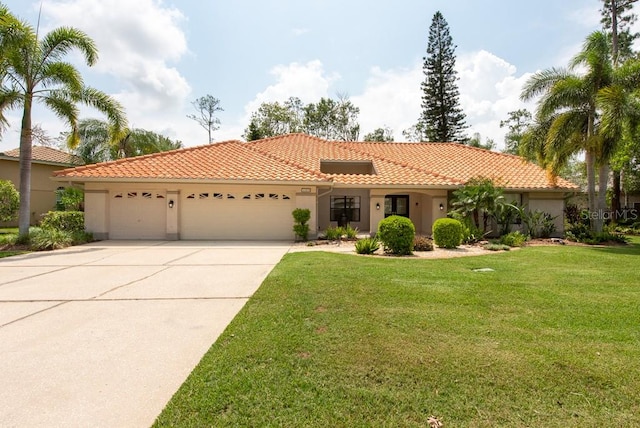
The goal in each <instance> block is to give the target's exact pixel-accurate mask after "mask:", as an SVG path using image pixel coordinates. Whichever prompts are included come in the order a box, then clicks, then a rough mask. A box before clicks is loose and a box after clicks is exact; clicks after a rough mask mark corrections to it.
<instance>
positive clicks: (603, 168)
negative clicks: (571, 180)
mask: <svg viewBox="0 0 640 428" xmlns="http://www.w3.org/2000/svg"><path fill="white" fill-rule="evenodd" d="M608 183H609V164H608V163H607V162H602V165H600V168H599V170H598V203H597V207H596V208H597V213H598V215H597V216H596V224H595V226H596V229H595V230H596V232H602V229H603V226H604V218H605V213H606V210H607V184H608Z"/></svg>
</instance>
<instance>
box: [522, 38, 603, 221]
mask: <svg viewBox="0 0 640 428" xmlns="http://www.w3.org/2000/svg"><path fill="white" fill-rule="evenodd" d="M578 68H584V69H586V72H585V73H583V74H578V73H576V72H575V70H576V69H578ZM612 79H613V68H612V66H611V60H610V49H609V45H608V40H607V37H606V35H605V34H604V33H602V32H594V33H592V34H591V35H589V37H587V40H586V41H585V43H584V46H583V49H582V51H580V52H579V53H578V54H577V55H576V56H575V57H574V58H573V59H572V61H571V62H570V64H569V69H557V68H552V69H549V70H544V71H541V72H539V73H536V74H535V75H533V76H532V77H531V78H530V79H529V80H528V81H527V82H526V84H525V86H524V89H523V91H522V94H521V98H522V99H523V100H525V101H526V100H530V99H532V98H534V97H537V96H540V97H541V98H540V100H539V102H538V111H537V123H538V124H545V126H546V135H544V138H543V140H542V141H541V139H540V134H541V133H540V130H541V129H540V128H538V129H536V131H537V134H536V136H537V138H533V137H531V136H529V137H528V138H525V149H526V143H529V144H534V145H535V144H537V151H538V153H539V154H541V156H542V158H544V159H545V163H546V166H547V167H548V168H549V169H551V170H552V171H554V172H556V171H557V170H559V169H560V167H562V166H563V165H564V164H566V162H567V161H568V160H569V159H570V157H571V155H573V154H575V153H577V152H584V153H585V163H586V166H587V191H588V195H589V210H590V211H591V212H592V213H596V212H602V211H603V210H604V209H606V188H607V180H608V177H609V159H610V157H611V154H612V153H613V150H614V146H615V140H614V139H612V138H608V137H606V136H604V135H603V134H601V133H599V132H598V131H599V113H600V112H599V109H598V93H599V92H600V91H601V90H602V89H604V88H607V87H608V86H609V85H611V83H612ZM596 165H597V166H598V168H599V174H598V175H599V180H598V181H599V186H598V193H597V196H596V180H595V176H596V174H595V168H596ZM602 227H603V217H602V216H595V218H593V222H592V228H593V229H594V230H596V231H601V230H602Z"/></svg>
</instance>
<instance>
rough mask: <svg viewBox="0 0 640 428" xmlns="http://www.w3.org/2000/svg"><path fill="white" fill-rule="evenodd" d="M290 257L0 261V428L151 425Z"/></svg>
mask: <svg viewBox="0 0 640 428" xmlns="http://www.w3.org/2000/svg"><path fill="white" fill-rule="evenodd" d="M288 250H289V245H288V244H287V243H225V242H185V241H178V242H130V241H106V242H99V243H94V244H90V245H84V246H81V247H72V248H68V249H65V250H59V251H55V252H50V253H32V254H28V255H23V256H17V257H10V258H5V259H0V373H1V374H0V378H1V381H0V426H2V427H63V426H64V427H88V426H91V427H147V426H149V425H151V424H152V423H153V421H154V420H155V418H156V416H157V415H158V414H159V413H160V411H161V410H162V409H163V407H164V406H165V405H166V403H167V401H168V400H169V399H170V398H171V396H172V395H173V394H174V393H175V391H176V390H177V389H178V388H179V387H180V385H181V384H182V383H183V382H184V380H185V379H186V377H187V376H188V374H189V373H190V372H191V370H192V369H193V368H194V367H195V365H196V364H197V363H198V362H199V361H200V359H201V358H202V356H203V355H204V353H205V352H206V351H207V350H208V349H209V347H210V346H211V344H212V343H213V342H214V341H215V340H216V338H217V337H218V336H219V335H220V333H222V331H223V330H224V329H225V328H226V326H227V325H228V323H229V322H230V321H231V320H232V319H233V317H234V316H235V315H236V314H237V313H238V311H239V310H240V309H241V308H242V306H243V305H244V304H245V303H246V301H247V299H248V298H249V297H250V296H251V295H252V294H253V293H254V292H255V291H256V290H257V288H258V287H259V286H260V284H261V283H262V281H263V279H264V278H265V277H266V276H267V274H268V273H269V272H270V271H271V269H272V268H273V266H275V264H276V263H278V261H280V259H281V258H282V256H283V255H284V254H285V253H286V252H287V251H288Z"/></svg>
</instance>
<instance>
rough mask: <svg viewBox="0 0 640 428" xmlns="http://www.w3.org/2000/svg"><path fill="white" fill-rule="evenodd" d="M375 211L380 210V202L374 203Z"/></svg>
mask: <svg viewBox="0 0 640 428" xmlns="http://www.w3.org/2000/svg"><path fill="white" fill-rule="evenodd" d="M376 209H377V210H379V209H380V202H376Z"/></svg>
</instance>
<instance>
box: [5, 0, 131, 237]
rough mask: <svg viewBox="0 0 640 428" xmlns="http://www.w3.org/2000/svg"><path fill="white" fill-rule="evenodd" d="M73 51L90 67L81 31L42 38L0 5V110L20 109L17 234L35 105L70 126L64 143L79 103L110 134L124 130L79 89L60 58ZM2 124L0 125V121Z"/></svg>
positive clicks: (117, 114) (107, 100)
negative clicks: (100, 118) (101, 116)
mask: <svg viewBox="0 0 640 428" xmlns="http://www.w3.org/2000/svg"><path fill="white" fill-rule="evenodd" d="M73 50H77V51H79V53H80V54H81V55H82V57H83V58H84V60H85V63H86V64H87V65H88V66H92V65H93V64H95V63H96V61H97V60H98V50H97V48H96V45H95V43H94V42H93V40H92V39H91V38H90V37H89V36H88V35H87V34H85V33H84V32H82V31H80V30H78V29H75V28H70V27H60V28H56V29H53V30H51V31H50V32H49V33H47V34H46V35H44V36H43V37H42V38H40V37H39V34H38V31H37V30H36V29H34V28H33V27H31V26H30V25H28V24H26V23H23V22H21V21H19V20H18V19H17V18H15V17H14V16H13V15H12V14H11V13H10V12H9V11H8V10H7V9H6V7H4V5H0V53H1V54H2V55H1V58H2V64H1V66H2V68H3V69H2V70H1V71H2V73H0V77H1V78H2V81H1V82H2V86H1V87H0V111H4V110H5V109H13V108H21V109H22V124H21V129H20V212H19V215H18V228H19V234H20V236H26V235H28V233H29V225H30V220H31V156H32V143H33V135H32V119H31V118H32V108H33V105H34V103H35V102H40V103H42V104H43V105H44V106H46V107H47V108H48V109H49V110H51V111H53V112H54V113H55V114H56V116H58V117H59V118H60V119H62V120H64V121H65V122H67V123H68V124H69V126H70V128H71V132H70V133H69V142H70V144H71V145H74V144H75V143H76V142H77V139H78V133H77V131H78V130H77V123H78V114H79V111H78V107H77V105H78V104H85V105H88V106H90V107H93V108H95V109H96V110H98V111H101V112H103V113H105V114H106V116H107V118H108V120H109V122H110V126H111V128H112V130H113V132H112V135H119V132H120V130H122V129H124V128H125V127H126V119H125V115H124V111H123V109H122V107H121V106H120V104H119V103H118V102H116V101H115V100H113V99H112V98H111V97H109V96H108V95H107V94H105V93H103V92H101V91H98V90H97V89H94V88H90V87H87V86H85V85H84V83H83V81H82V76H81V75H80V72H79V70H78V69H77V68H76V67H74V66H73V65H71V64H70V63H68V62H65V61H63V58H64V57H65V56H66V55H67V54H69V53H70V52H71V51H73ZM0 119H4V116H3V115H2V116H0ZM4 122H6V121H4Z"/></svg>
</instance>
